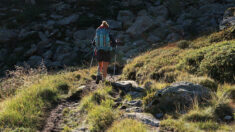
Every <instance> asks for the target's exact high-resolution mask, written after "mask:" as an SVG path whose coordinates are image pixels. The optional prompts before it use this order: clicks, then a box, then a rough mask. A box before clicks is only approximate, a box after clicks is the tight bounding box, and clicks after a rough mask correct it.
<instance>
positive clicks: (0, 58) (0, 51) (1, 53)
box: [0, 49, 8, 61]
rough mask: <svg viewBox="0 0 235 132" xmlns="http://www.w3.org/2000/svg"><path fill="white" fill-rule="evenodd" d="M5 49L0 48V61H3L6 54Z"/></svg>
mask: <svg viewBox="0 0 235 132" xmlns="http://www.w3.org/2000/svg"><path fill="white" fill-rule="evenodd" d="M7 53H8V51H7V49H0V61H3V60H4V59H5V57H6V55H7Z"/></svg>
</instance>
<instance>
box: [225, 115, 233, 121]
mask: <svg viewBox="0 0 235 132" xmlns="http://www.w3.org/2000/svg"><path fill="white" fill-rule="evenodd" d="M232 118H233V117H232V116H228V115H227V116H225V117H224V120H226V121H230V120H232Z"/></svg>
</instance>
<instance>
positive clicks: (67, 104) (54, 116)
mask: <svg viewBox="0 0 235 132" xmlns="http://www.w3.org/2000/svg"><path fill="white" fill-rule="evenodd" d="M96 87H97V84H95V81H91V82H90V83H88V84H87V85H85V88H84V89H83V91H82V94H86V93H88V92H91V91H93V90H95V89H96ZM79 101H80V97H73V98H68V99H66V100H62V101H61V102H60V103H59V104H58V105H57V106H56V107H55V108H54V109H52V110H51V112H50V115H49V116H48V118H47V120H46V123H45V126H44V128H43V130H42V132H60V131H62V128H60V124H61V123H62V122H63V120H64V119H63V110H64V109H65V108H69V109H75V108H76V107H77V106H78V105H79Z"/></svg>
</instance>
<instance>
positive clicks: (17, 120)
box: [0, 70, 90, 131]
mask: <svg viewBox="0 0 235 132" xmlns="http://www.w3.org/2000/svg"><path fill="white" fill-rule="evenodd" d="M88 73H89V71H87V70H79V71H76V72H66V73H59V74H55V75H46V74H39V73H38V74H39V75H40V76H39V75H37V76H38V77H37V78H35V79H36V80H34V77H31V76H29V78H30V77H31V78H32V80H31V82H30V80H25V82H23V83H21V85H20V90H16V91H17V92H15V96H10V97H8V98H6V99H4V100H3V101H2V102H0V128H16V129H18V128H28V129H30V131H34V130H40V129H41V128H42V126H43V124H44V122H45V119H46V118H47V116H48V110H49V109H50V108H52V106H53V105H55V103H56V102H58V101H59V100H60V99H62V98H66V97H68V96H70V95H71V94H73V91H76V90H75V89H76V88H78V87H79V85H82V84H84V83H85V84H86V83H87V82H88V81H89V79H90V78H89V77H88ZM35 74H36V73H35ZM30 75H31V74H30ZM33 75H34V74H33ZM78 75H81V77H80V79H78V78H76V77H77V76H78ZM26 76H27V75H26ZM84 78H86V79H84ZM84 80H86V81H84ZM23 81H24V80H23ZM26 84H27V85H26ZM17 88H18V87H17Z"/></svg>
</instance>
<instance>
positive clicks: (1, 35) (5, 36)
mask: <svg viewBox="0 0 235 132" xmlns="http://www.w3.org/2000/svg"><path fill="white" fill-rule="evenodd" d="M16 37H17V33H16V31H14V30H9V29H0V43H1V42H2V43H4V42H7V41H9V40H11V39H15V38H16Z"/></svg>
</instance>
